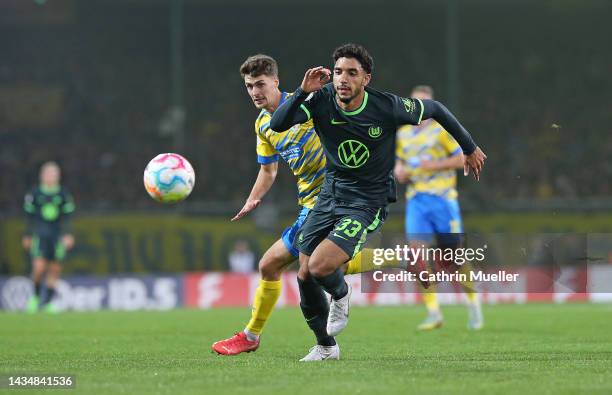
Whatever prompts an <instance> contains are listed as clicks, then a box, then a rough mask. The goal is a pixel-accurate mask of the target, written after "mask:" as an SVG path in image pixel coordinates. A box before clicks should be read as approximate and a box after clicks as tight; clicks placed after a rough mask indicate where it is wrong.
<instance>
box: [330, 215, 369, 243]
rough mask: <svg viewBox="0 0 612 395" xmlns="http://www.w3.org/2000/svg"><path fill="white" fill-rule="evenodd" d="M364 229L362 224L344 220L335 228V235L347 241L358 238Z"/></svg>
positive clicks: (348, 219) (347, 219)
mask: <svg viewBox="0 0 612 395" xmlns="http://www.w3.org/2000/svg"><path fill="white" fill-rule="evenodd" d="M362 228H363V225H361V222H359V221H357V220H354V219H352V218H344V219H343V220H342V222H340V223H339V224H338V225H336V227H335V228H334V231H333V235H334V236H336V237H339V238H341V239H344V240H346V239H347V238H353V237H355V236H357V234H358V233H359V231H360V230H361V229H362ZM343 236H344V237H343ZM360 236H361V235H360Z"/></svg>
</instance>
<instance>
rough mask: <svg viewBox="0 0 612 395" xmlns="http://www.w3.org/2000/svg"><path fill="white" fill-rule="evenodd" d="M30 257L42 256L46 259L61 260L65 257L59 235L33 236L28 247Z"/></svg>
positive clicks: (64, 250)
mask: <svg viewBox="0 0 612 395" xmlns="http://www.w3.org/2000/svg"><path fill="white" fill-rule="evenodd" d="M30 254H31V255H32V258H44V259H46V260H48V261H55V262H61V261H63V260H64V258H65V257H66V249H65V248H64V244H63V243H62V239H61V237H59V236H37V235H35V236H33V237H32V247H31V248H30Z"/></svg>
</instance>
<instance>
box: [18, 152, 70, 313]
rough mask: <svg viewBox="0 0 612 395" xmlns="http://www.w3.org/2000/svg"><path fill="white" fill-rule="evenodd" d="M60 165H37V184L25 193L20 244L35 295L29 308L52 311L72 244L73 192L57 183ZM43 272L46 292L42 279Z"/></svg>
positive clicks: (59, 175)
mask: <svg viewBox="0 0 612 395" xmlns="http://www.w3.org/2000/svg"><path fill="white" fill-rule="evenodd" d="M60 177H61V172H60V167H59V166H58V165H57V163H55V162H46V163H45V164H43V165H42V167H41V168H40V185H38V186H37V187H34V188H33V189H32V190H31V191H30V192H29V193H28V194H27V195H26V196H25V202H24V210H25V212H26V213H27V229H26V234H25V235H24V236H23V239H22V244H23V247H24V248H25V249H27V250H29V251H30V255H31V259H32V281H33V282H34V295H33V296H32V297H31V298H30V300H29V301H28V305H27V311H28V312H36V311H38V310H39V309H43V310H45V311H48V312H54V311H55V308H54V306H53V304H52V303H51V302H52V300H53V296H54V295H55V287H56V285H57V281H58V280H59V277H60V274H61V272H62V266H61V263H62V261H63V259H64V257H65V256H66V251H67V250H70V249H71V248H72V247H73V246H74V237H73V236H72V234H71V231H70V215H71V214H72V212H74V208H75V206H74V201H73V199H72V196H71V195H70V194H69V193H68V192H67V191H66V190H65V189H64V188H63V187H62V186H61V185H60ZM45 275H46V292H44V293H43V292H42V281H43V279H44V278H45Z"/></svg>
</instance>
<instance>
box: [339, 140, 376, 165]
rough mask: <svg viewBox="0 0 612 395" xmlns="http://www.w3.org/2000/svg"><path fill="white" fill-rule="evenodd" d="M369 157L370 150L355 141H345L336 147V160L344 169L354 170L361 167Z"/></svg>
mask: <svg viewBox="0 0 612 395" xmlns="http://www.w3.org/2000/svg"><path fill="white" fill-rule="evenodd" d="M369 157H370V150H369V149H368V147H366V146H365V144H363V143H362V142H359V141H357V140H345V141H343V142H342V143H341V144H340V146H339V147H338V158H340V162H342V164H343V165H344V166H346V167H350V168H351V169H356V168H358V167H361V166H363V165H364V164H365V163H366V162H367V161H368V158H369Z"/></svg>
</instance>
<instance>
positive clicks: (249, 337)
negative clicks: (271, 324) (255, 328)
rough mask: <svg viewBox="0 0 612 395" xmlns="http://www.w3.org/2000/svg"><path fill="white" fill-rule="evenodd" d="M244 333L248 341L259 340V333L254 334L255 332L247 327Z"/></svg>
mask: <svg viewBox="0 0 612 395" xmlns="http://www.w3.org/2000/svg"><path fill="white" fill-rule="evenodd" d="M243 332H244V334H245V335H246V338H247V340H248V341H250V342H254V341H257V340H259V335H256V334H254V333H253V332H251V331H249V330H248V329H245V330H244V331H243Z"/></svg>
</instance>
